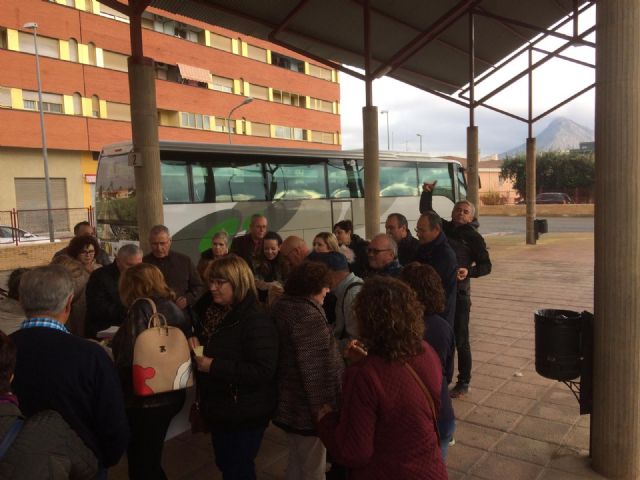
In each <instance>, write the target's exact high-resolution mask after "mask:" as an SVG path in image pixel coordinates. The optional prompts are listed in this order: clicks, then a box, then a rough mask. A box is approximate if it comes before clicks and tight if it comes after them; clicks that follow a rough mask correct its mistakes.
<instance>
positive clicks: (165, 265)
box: [142, 225, 205, 318]
mask: <svg viewBox="0 0 640 480" xmlns="http://www.w3.org/2000/svg"><path fill="white" fill-rule="evenodd" d="M149 244H150V245H151V253H149V254H147V255H145V256H144V257H143V258H142V261H143V262H144V263H150V264H151V265H155V266H156V267H158V268H159V269H160V271H161V272H162V274H163V275H164V279H165V281H166V282H167V285H168V286H169V288H171V290H173V291H174V293H175V294H176V297H177V298H176V300H175V302H176V305H178V307H179V308H180V309H181V310H183V311H184V313H185V315H186V316H187V318H190V314H189V309H188V308H187V307H188V306H190V305H193V304H194V303H195V302H196V300H198V299H199V298H200V295H202V293H203V292H204V290H205V286H204V283H202V279H201V278H200V275H199V274H198V272H197V271H196V267H195V265H194V264H193V262H192V261H191V259H190V258H189V257H187V256H186V255H183V254H182V253H178V252H174V251H172V250H171V235H169V229H168V228H167V227H165V226H164V225H156V226H154V227H152V228H151V231H150V232H149Z"/></svg>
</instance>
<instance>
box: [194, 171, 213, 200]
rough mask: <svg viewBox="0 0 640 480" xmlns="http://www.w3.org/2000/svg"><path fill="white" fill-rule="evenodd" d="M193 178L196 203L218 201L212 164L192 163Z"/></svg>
mask: <svg viewBox="0 0 640 480" xmlns="http://www.w3.org/2000/svg"><path fill="white" fill-rule="evenodd" d="M191 179H192V182H193V202H194V203H205V202H206V203H211V202H215V201H216V189H215V183H214V181H213V171H212V170H211V167H210V166H206V165H197V164H194V165H191Z"/></svg>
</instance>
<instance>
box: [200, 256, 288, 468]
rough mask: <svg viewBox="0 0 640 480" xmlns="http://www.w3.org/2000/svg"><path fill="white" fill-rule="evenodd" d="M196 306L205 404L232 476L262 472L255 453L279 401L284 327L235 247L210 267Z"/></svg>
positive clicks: (219, 455)
mask: <svg viewBox="0 0 640 480" xmlns="http://www.w3.org/2000/svg"><path fill="white" fill-rule="evenodd" d="M205 281H206V282H207V284H208V286H209V291H208V292H207V293H205V294H204V295H203V296H202V298H201V299H200V300H199V301H198V302H197V303H196V305H195V306H194V313H195V315H194V319H195V320H194V321H195V327H196V333H197V336H198V340H199V342H194V347H197V346H199V344H202V345H203V347H204V349H203V352H202V354H201V355H196V363H197V366H198V374H197V378H196V380H197V382H198V388H199V390H200V409H201V412H202V415H203V417H204V420H205V422H206V423H207V425H208V427H209V429H210V430H211V441H212V444H213V450H214V453H215V461H216V465H217V466H218V468H219V469H220V471H221V472H222V476H223V478H224V479H225V480H229V479H252V478H255V464H254V461H255V458H256V455H257V454H258V450H259V448H260V444H261V443H262V437H263V435H264V431H265V429H266V428H267V425H268V423H269V420H270V418H271V416H272V414H273V411H274V409H275V405H276V383H275V373H276V368H277V363H278V333H277V331H276V328H275V326H274V324H273V322H272V321H271V320H270V319H269V318H268V317H267V315H266V314H265V313H264V312H263V311H262V310H261V307H260V305H259V303H258V299H257V293H256V286H255V281H254V277H253V273H252V272H251V269H250V268H249V266H248V265H247V262H245V261H244V260H243V259H242V258H240V257H239V256H237V255H234V254H229V255H227V256H225V257H222V258H219V259H216V260H214V261H213V262H212V263H211V264H210V265H209V267H208V268H207V270H206V271H205Z"/></svg>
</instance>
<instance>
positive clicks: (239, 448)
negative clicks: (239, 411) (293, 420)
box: [211, 426, 266, 480]
mask: <svg viewBox="0 0 640 480" xmlns="http://www.w3.org/2000/svg"><path fill="white" fill-rule="evenodd" d="M265 430H266V426H265V427H261V428H258V429H256V430H244V431H239V432H220V431H217V432H211V443H212V444H213V452H214V453H215V456H216V466H217V467H218V468H219V469H220V471H221V472H222V478H223V479H224V480H255V478H256V466H255V463H254V461H255V459H256V456H257V455H258V450H260V444H261V443H262V437H263V436H264V431H265Z"/></svg>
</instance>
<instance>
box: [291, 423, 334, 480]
mask: <svg viewBox="0 0 640 480" xmlns="http://www.w3.org/2000/svg"><path fill="white" fill-rule="evenodd" d="M287 443H288V444H289V462H288V463H287V473H286V477H285V478H286V479H287V480H324V479H325V470H326V467H327V450H326V448H325V447H324V445H323V443H322V440H320V438H319V437H312V436H304V435H298V434H295V433H290V432H287Z"/></svg>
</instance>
